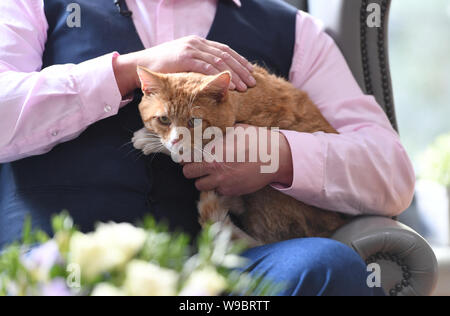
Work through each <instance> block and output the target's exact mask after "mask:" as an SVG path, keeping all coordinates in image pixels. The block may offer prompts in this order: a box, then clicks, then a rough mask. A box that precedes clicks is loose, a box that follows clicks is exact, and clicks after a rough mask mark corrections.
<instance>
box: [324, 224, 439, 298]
mask: <svg viewBox="0 0 450 316" xmlns="http://www.w3.org/2000/svg"><path fill="white" fill-rule="evenodd" d="M332 238H333V239H334V240H337V241H340V242H342V243H344V244H346V245H348V246H350V247H351V248H353V249H354V250H355V251H356V252H357V253H359V255H360V256H361V257H362V258H363V259H364V260H365V261H366V263H368V264H369V263H372V262H376V263H378V264H379V265H380V268H381V286H382V287H383V289H384V290H385V292H386V294H389V295H399V296H428V295H431V294H432V292H433V290H434V288H435V286H436V283H437V276H438V264H437V260H436V256H435V254H434V252H433V250H432V249H431V247H430V245H429V244H428V243H427V242H426V241H425V239H423V238H422V237H421V236H420V235H419V234H418V233H416V232H415V231H414V230H412V229H411V228H409V227H408V226H406V225H404V224H401V223H399V222H397V221H394V220H392V219H390V218H386V217H379V216H362V217H359V218H357V219H355V220H353V221H352V222H350V223H349V224H347V225H345V226H343V227H341V228H340V229H339V230H337V231H336V232H335V234H334V235H333V236H332ZM402 281H403V284H402ZM396 288H397V289H396Z"/></svg>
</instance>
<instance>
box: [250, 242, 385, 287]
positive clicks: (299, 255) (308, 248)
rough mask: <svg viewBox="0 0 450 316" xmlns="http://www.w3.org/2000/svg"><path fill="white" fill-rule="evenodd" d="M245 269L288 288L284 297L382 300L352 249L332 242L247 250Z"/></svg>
mask: <svg viewBox="0 0 450 316" xmlns="http://www.w3.org/2000/svg"><path fill="white" fill-rule="evenodd" d="M243 256H244V257H246V258H248V259H250V262H249V263H248V266H247V267H246V268H245V270H246V271H248V272H250V273H256V274H258V275H264V276H265V277H266V278H268V279H270V280H272V281H273V282H281V283H283V284H285V285H286V286H285V289H284V290H283V292H282V293H280V295H283V296H317V295H320V296H322V295H324V296H382V295H384V292H383V290H382V289H380V288H369V287H368V286H367V283H366V279H367V277H368V275H369V272H367V271H366V265H365V263H364V261H363V260H362V259H361V257H360V256H359V255H358V254H357V253H356V252H355V251H353V250H352V249H351V248H349V247H347V246H346V245H344V244H341V243H339V242H337V241H334V240H331V239H323V238H303V239H293V240H288V241H284V242H280V243H276V244H271V245H264V246H261V247H257V248H253V249H250V250H247V251H246V252H245V253H244V254H243Z"/></svg>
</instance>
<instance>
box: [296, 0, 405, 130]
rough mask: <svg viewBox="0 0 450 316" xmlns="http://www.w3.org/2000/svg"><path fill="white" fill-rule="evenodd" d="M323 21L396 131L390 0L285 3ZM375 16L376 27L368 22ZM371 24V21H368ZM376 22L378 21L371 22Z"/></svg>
mask: <svg viewBox="0 0 450 316" xmlns="http://www.w3.org/2000/svg"><path fill="white" fill-rule="evenodd" d="M287 2H289V3H291V4H293V5H295V6H297V7H298V8H299V9H301V10H304V11H307V12H309V13H310V14H311V15H313V16H315V17H317V18H319V19H321V20H322V21H323V22H324V26H325V29H326V31H327V33H328V34H330V36H331V37H333V39H334V40H335V41H336V43H337V45H338V46H339V48H340V49H341V51H342V53H343V55H344V57H345V59H346V60H347V63H348V64H349V66H350V69H351V70H352V72H353V75H354V77H355V78H356V80H357V81H358V83H359V85H360V87H361V89H362V90H363V91H364V92H365V93H366V94H370V95H374V96H375V98H376V100H377V101H378V103H379V104H380V105H381V107H382V108H383V110H384V111H385V112H386V114H387V116H388V117H389V120H390V121H391V124H392V126H393V127H394V128H395V129H397V121H396V117H395V109H394V99H393V92H392V81H391V75H390V69H389V56H388V24H389V9H390V4H391V0H288V1H287ZM374 14H375V15H378V17H379V20H378V21H379V22H380V23H379V26H374V25H373V24H370V23H367V21H368V18H372V17H373V16H374ZM370 21H372V19H370ZM374 21H375V22H376V21H377V20H374Z"/></svg>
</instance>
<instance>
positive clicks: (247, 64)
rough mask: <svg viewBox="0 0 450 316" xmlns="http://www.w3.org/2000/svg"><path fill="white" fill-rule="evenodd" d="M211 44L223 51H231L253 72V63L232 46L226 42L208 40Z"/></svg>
mask: <svg viewBox="0 0 450 316" xmlns="http://www.w3.org/2000/svg"><path fill="white" fill-rule="evenodd" d="M206 42H207V43H208V44H209V45H211V46H213V47H215V48H217V49H219V50H220V51H222V52H226V53H229V54H230V55H231V56H232V57H233V58H234V59H236V60H237V61H238V62H239V63H240V64H241V65H242V66H243V67H245V68H246V69H247V70H248V71H250V72H253V65H252V64H251V63H250V62H249V61H248V60H247V59H245V58H244V57H243V56H241V55H239V54H238V53H237V52H236V51H234V50H233V49H232V48H231V47H229V46H228V45H225V44H221V43H218V42H214V41H208V40H207V41H206Z"/></svg>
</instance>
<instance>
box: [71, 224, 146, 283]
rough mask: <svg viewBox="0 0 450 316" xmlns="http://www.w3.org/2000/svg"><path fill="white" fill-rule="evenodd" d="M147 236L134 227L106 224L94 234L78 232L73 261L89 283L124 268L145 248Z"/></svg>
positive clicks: (72, 245) (73, 243) (73, 248)
mask: <svg viewBox="0 0 450 316" xmlns="http://www.w3.org/2000/svg"><path fill="white" fill-rule="evenodd" d="M146 238H147V234H146V232H145V231H144V230H143V229H140V228H136V227H134V226H132V225H131V224H126V223H123V224H115V223H110V224H102V225H100V226H99V227H98V228H97V230H96V231H95V232H94V233H90V234H87V235H85V234H82V233H76V234H74V236H72V239H71V241H70V261H71V263H75V264H78V265H79V266H80V269H81V273H82V275H83V276H84V277H86V278H87V279H89V280H92V279H93V278H95V277H97V276H98V275H99V274H101V273H103V272H107V271H110V270H112V269H115V268H118V267H120V266H124V265H125V264H126V263H127V262H128V261H129V260H131V259H132V258H133V257H134V256H135V255H136V254H137V253H138V252H139V250H140V249H142V247H143V246H144V243H145V240H146Z"/></svg>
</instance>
